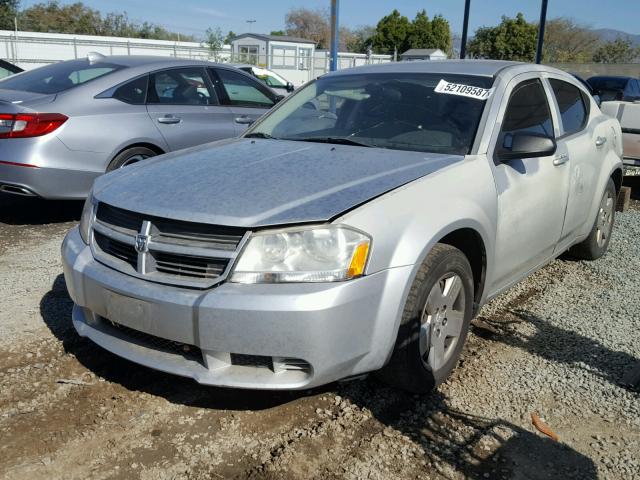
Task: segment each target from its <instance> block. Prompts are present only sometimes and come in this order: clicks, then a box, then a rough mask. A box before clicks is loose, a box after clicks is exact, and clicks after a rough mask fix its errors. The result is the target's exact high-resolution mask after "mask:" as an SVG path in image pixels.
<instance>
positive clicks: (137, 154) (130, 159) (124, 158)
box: [107, 147, 157, 172]
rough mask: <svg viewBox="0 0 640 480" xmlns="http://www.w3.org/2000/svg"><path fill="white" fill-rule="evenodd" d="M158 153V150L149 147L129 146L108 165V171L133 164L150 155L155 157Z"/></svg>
mask: <svg viewBox="0 0 640 480" xmlns="http://www.w3.org/2000/svg"><path fill="white" fill-rule="evenodd" d="M156 155H157V153H156V152H154V151H153V150H151V149H150V148H147V147H133V148H128V149H126V150H123V151H122V152H120V153H119V154H118V155H116V157H115V158H114V159H113V160H112V161H111V163H110V164H109V166H108V167H107V172H111V171H113V170H117V169H118V168H122V167H127V166H129V165H133V164H134V163H138V162H140V161H142V160H146V159H147V158H149V157H155V156H156Z"/></svg>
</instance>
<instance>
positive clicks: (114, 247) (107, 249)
mask: <svg viewBox="0 0 640 480" xmlns="http://www.w3.org/2000/svg"><path fill="white" fill-rule="evenodd" d="M94 238H95V241H96V244H97V245H98V247H100V250H102V251H103V252H104V253H106V254H108V255H112V256H114V257H116V258H118V259H120V260H123V261H124V262H127V263H128V264H129V265H131V266H132V267H133V268H136V267H137V265H138V252H136V249H135V248H134V247H133V246H131V245H127V244H126V243H123V242H119V241H117V240H114V239H113V238H109V237H107V236H106V235H103V234H101V233H99V232H95V236H94Z"/></svg>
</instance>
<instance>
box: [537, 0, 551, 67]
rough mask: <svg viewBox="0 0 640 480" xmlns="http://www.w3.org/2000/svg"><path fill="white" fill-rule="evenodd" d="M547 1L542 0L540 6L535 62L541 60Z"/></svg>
mask: <svg viewBox="0 0 640 480" xmlns="http://www.w3.org/2000/svg"><path fill="white" fill-rule="evenodd" d="M547 3H548V0H542V7H541V8H540V26H539V27H538V48H536V63H540V62H541V61H542V44H543V43H544V25H545V23H546V22H547Z"/></svg>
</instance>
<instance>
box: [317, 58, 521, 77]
mask: <svg viewBox="0 0 640 480" xmlns="http://www.w3.org/2000/svg"><path fill="white" fill-rule="evenodd" d="M519 65H527V64H525V63H521V62H510V61H506V60H415V61H411V62H406V61H405V62H386V63H377V64H372V65H365V66H362V67H356V68H351V69H348V70H338V71H336V72H331V73H330V75H348V74H354V73H359V74H360V73H361V74H366V73H450V74H466V75H479V76H484V77H493V76H495V75H496V74H497V73H498V72H500V71H501V70H503V69H505V68H509V67H515V66H519Z"/></svg>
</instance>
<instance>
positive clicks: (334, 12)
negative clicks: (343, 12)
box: [330, 0, 340, 72]
mask: <svg viewBox="0 0 640 480" xmlns="http://www.w3.org/2000/svg"><path fill="white" fill-rule="evenodd" d="M339 3H340V2H339V0H331V65H330V70H331V71H332V72H334V71H336V70H337V69H338V35H339V33H340V32H339V28H338V25H339V18H338V10H339V9H340V5H339Z"/></svg>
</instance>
